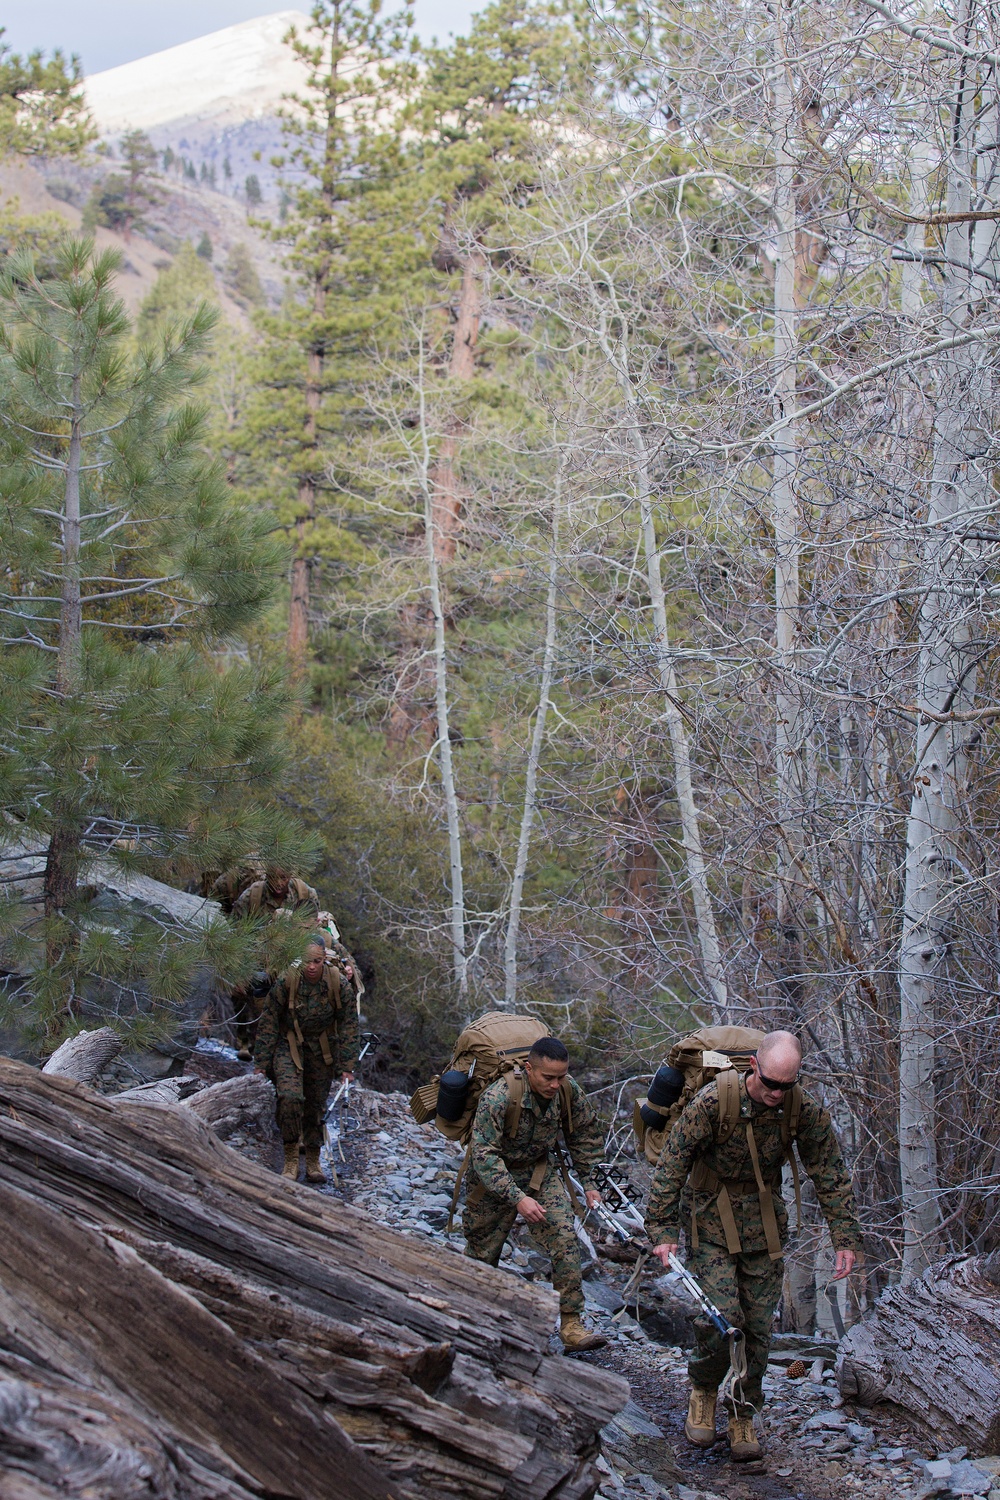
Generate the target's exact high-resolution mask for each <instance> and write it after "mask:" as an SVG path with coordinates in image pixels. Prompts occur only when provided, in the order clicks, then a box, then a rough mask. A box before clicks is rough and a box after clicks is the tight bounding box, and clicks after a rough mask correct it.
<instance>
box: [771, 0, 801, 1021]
mask: <svg viewBox="0 0 1000 1500" xmlns="http://www.w3.org/2000/svg"><path fill="white" fill-rule="evenodd" d="M773 14H774V24H773V42H772V62H771V67H770V75H771V93H772V110H773V139H774V163H775V166H774V204H773V216H774V224H775V240H776V254H775V263H774V302H773V310H774V347H773V354H772V368H773V377H772V379H773V388H774V416H775V420H776V421H778V422H780V423H781V426H780V427H779V428H778V430H777V432H776V434H775V438H774V443H773V446H772V450H771V508H772V515H773V524H774V610H775V615H774V620H775V624H774V634H775V666H776V676H777V683H776V692H775V769H776V777H777V803H778V807H777V815H778V838H777V841H776V857H777V865H778V880H777V892H776V898H777V899H776V911H777V929H778V931H777V943H778V974H779V977H780V981H781V988H782V992H783V994H784V996H785V998H786V1000H787V1003H788V1007H789V1010H790V1012H791V1016H792V1017H793V1018H795V1019H797V1018H799V1016H800V1014H801V1003H802V998H803V990H804V976H803V968H804V960H805V953H804V947H805V944H804V934H803V929H802V911H801V906H802V895H801V892H800V891H799V888H798V877H797V873H796V871H797V869H798V868H799V867H800V866H801V861H802V853H803V845H804V837H803V814H804V811H805V794H806V764H805V721H804V715H803V709H802V698H801V691H800V689H799V686H798V683H797V678H796V671H797V665H798V645H799V629H800V624H799V549H800V542H799V516H798V495H797V493H796V483H797V475H798V443H799V434H798V426H797V423H796V421H795V419H794V417H793V415H792V414H793V413H794V411H795V409H796V405H797V397H798V392H797V363H796V362H797V359H798V330H797V326H796V319H797V313H798V309H797V305H796V301H797V299H796V267H797V259H796V247H797V239H798V213H797V207H796V197H795V156H794V153H793V149H792V142H793V139H794V136H795V100H794V95H793V90H792V80H791V77H790V76H789V51H790V48H789V25H790V22H789V18H788V14H787V8H786V7H785V6H783V5H778V6H776V7H775V8H774V11H773Z"/></svg>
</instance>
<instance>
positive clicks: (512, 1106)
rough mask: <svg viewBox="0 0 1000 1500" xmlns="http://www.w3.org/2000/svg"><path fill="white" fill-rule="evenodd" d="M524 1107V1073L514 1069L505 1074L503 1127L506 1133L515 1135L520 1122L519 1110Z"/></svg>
mask: <svg viewBox="0 0 1000 1500" xmlns="http://www.w3.org/2000/svg"><path fill="white" fill-rule="evenodd" d="M523 1108H524V1074H523V1073H521V1072H519V1071H515V1072H513V1073H508V1074H507V1109H506V1111H505V1113H504V1119H503V1128H504V1132H505V1134H506V1135H517V1128H518V1126H519V1125H520V1123H521V1111H522V1109H523Z"/></svg>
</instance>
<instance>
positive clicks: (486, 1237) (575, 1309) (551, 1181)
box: [462, 1162, 583, 1318]
mask: <svg viewBox="0 0 1000 1500" xmlns="http://www.w3.org/2000/svg"><path fill="white" fill-rule="evenodd" d="M511 1175H512V1176H513V1178H514V1181H515V1182H516V1183H517V1185H518V1187H523V1188H524V1191H525V1193H527V1191H528V1182H529V1180H530V1178H531V1169H530V1168H529V1169H528V1170H527V1171H526V1172H514V1173H512V1174H511ZM522 1179H523V1181H522ZM475 1186H476V1179H475V1178H474V1177H473V1178H472V1182H471V1185H470V1192H472V1191H473V1189H474V1188H475ZM474 1196H475V1194H474ZM531 1196H532V1197H534V1198H535V1199H536V1200H537V1202H539V1203H540V1204H541V1205H542V1207H543V1208H544V1209H545V1221H544V1223H541V1224H526V1225H525V1227H526V1229H527V1231H528V1233H529V1235H530V1236H531V1238H532V1240H533V1241H534V1243H535V1244H536V1245H537V1246H538V1248H539V1250H541V1251H542V1253H543V1254H544V1255H547V1256H548V1257H549V1259H550V1260H551V1262H552V1285H553V1286H554V1287H555V1289H556V1291H557V1292H558V1293H559V1312H560V1315H561V1316H562V1317H564V1318H565V1317H576V1318H582V1317H583V1275H582V1271H581V1267H580V1245H579V1242H578V1241H577V1238H576V1231H575V1230H574V1228H573V1209H572V1207H571V1205H570V1201H569V1198H568V1197H567V1196H566V1189H565V1187H564V1186H563V1183H562V1178H561V1177H560V1175H559V1170H558V1168H557V1167H554V1166H553V1165H552V1163H551V1162H550V1163H549V1169H548V1171H547V1172H546V1174H545V1177H544V1179H543V1181H542V1185H541V1187H540V1188H539V1190H538V1192H537V1193H533V1194H532V1195H531ZM516 1219H517V1209H516V1208H515V1207H514V1205H513V1204H512V1203H508V1202H507V1201H506V1199H504V1198H498V1197H497V1196H496V1195H495V1194H494V1193H483V1196H482V1197H481V1198H479V1199H478V1201H474V1202H472V1203H469V1202H468V1201H467V1202H466V1205H465V1211H464V1213H463V1214H462V1233H463V1234H464V1235H465V1253H466V1255H468V1256H469V1257H470V1258H471V1259H472V1260H483V1261H485V1262H486V1264H487V1265H490V1266H497V1265H499V1264H500V1252H501V1250H502V1249H503V1247H504V1245H505V1244H506V1241H507V1236H508V1235H509V1234H510V1232H511V1230H512V1229H513V1227H514V1222H515V1220H516Z"/></svg>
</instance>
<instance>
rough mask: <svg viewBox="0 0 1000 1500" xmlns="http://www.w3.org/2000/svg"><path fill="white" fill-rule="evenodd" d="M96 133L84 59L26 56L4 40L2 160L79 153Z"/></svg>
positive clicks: (0, 59)
mask: <svg viewBox="0 0 1000 1500" xmlns="http://www.w3.org/2000/svg"><path fill="white" fill-rule="evenodd" d="M2 36H3V28H2V27H0V37H2ZM95 135H96V131H95V130H94V127H93V125H92V123H91V121H90V117H89V115H88V113H87V106H86V101H85V99H84V93H83V74H82V71H81V68H80V59H79V58H78V57H71V58H66V57H65V56H64V55H63V53H62V52H58V51H57V52H54V53H53V54H52V56H51V57H50V58H49V59H48V61H46V59H45V57H44V55H43V54H42V52H40V51H35V52H30V53H28V55H27V57H21V56H19V55H18V54H17V53H15V52H12V51H11V49H10V48H9V47H8V46H7V45H6V44H5V43H4V42H2V41H0V158H2V157H4V156H7V155H8V154H10V153H14V152H16V153H18V154H19V155H21V156H60V155H70V156H75V155H77V154H78V153H79V152H80V151H82V150H83V148H84V146H86V145H87V144H88V143H89V142H90V141H92V140H93V139H94V137H95Z"/></svg>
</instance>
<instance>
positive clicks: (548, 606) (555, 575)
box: [504, 454, 565, 1010]
mask: <svg viewBox="0 0 1000 1500" xmlns="http://www.w3.org/2000/svg"><path fill="white" fill-rule="evenodd" d="M564 467H565V455H564V454H560V456H559V465H558V467H557V469H556V483H555V493H554V495H553V498H552V551H551V554H550V556H549V576H548V586H547V589H546V593H545V649H544V652H543V655H542V680H541V683H540V684H539V688H538V708H537V709H536V711H535V727H534V729H533V731H532V735H531V746H530V748H529V750H528V764H527V767H526V768H525V778H524V808H523V811H522V813H521V831H520V834H519V835H518V840H517V854H516V855H515V858H514V875H513V878H512V880H511V886H510V914H509V916H508V918H507V934H506V937H505V939H504V1009H505V1010H515V1009H516V1008H517V935H518V931H519V929H520V925H521V899H522V896H523V894H524V878H525V875H526V874H527V870H528V850H529V848H530V846H531V830H532V827H533V826H534V822H535V813H536V811H537V786H538V766H539V762H540V761H541V758H542V746H543V745H544V743H545V724H546V720H547V718H548V713H549V697H550V695H551V692H552V673H553V670H554V667H555V656H556V626H557V614H556V605H557V603H558V582H559V536H560V522H561V520H562V485H563V470H564Z"/></svg>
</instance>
